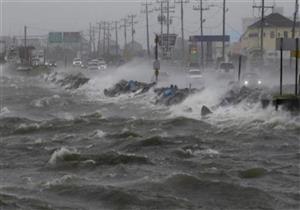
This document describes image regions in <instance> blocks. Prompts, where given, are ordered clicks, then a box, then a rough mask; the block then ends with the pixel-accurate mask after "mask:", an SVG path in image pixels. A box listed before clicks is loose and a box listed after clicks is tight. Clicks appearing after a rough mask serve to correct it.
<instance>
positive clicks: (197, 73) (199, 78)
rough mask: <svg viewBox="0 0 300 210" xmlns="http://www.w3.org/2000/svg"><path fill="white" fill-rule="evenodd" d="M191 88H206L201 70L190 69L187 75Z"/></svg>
mask: <svg viewBox="0 0 300 210" xmlns="http://www.w3.org/2000/svg"><path fill="white" fill-rule="evenodd" d="M187 83H188V84H187V85H188V86H189V87H196V88H202V87H203V86H204V79H203V74H202V71H201V70H200V69H190V70H189V71H188V74H187Z"/></svg>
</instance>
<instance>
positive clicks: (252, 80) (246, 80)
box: [241, 72, 262, 87]
mask: <svg viewBox="0 0 300 210" xmlns="http://www.w3.org/2000/svg"><path fill="white" fill-rule="evenodd" d="M241 85H242V86H246V87H260V86H262V80H261V78H260V77H259V75H258V74H257V73H255V72H248V73H245V74H244V75H243V79H242V84H241Z"/></svg>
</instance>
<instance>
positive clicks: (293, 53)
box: [291, 51, 300, 58]
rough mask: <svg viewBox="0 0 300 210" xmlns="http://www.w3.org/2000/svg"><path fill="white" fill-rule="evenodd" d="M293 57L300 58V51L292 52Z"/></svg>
mask: <svg viewBox="0 0 300 210" xmlns="http://www.w3.org/2000/svg"><path fill="white" fill-rule="evenodd" d="M291 57H295V58H296V57H297V58H300V51H291Z"/></svg>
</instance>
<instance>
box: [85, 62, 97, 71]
mask: <svg viewBox="0 0 300 210" xmlns="http://www.w3.org/2000/svg"><path fill="white" fill-rule="evenodd" d="M87 70H92V71H97V70H99V65H98V62H95V61H90V62H88V65H87Z"/></svg>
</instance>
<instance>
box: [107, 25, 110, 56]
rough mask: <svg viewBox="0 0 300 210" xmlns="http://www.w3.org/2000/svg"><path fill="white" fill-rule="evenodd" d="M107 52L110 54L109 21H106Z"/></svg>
mask: <svg viewBox="0 0 300 210" xmlns="http://www.w3.org/2000/svg"><path fill="white" fill-rule="evenodd" d="M107 54H108V55H109V54H110V23H109V22H107Z"/></svg>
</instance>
